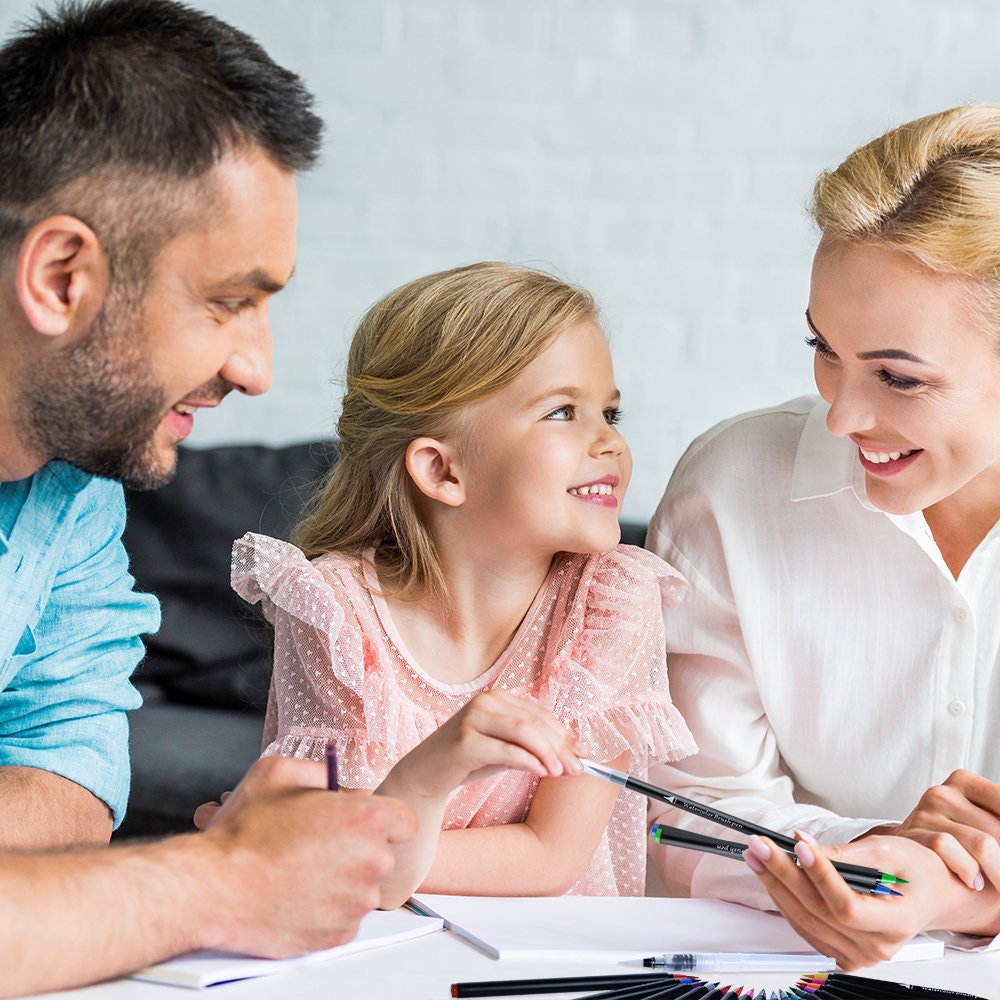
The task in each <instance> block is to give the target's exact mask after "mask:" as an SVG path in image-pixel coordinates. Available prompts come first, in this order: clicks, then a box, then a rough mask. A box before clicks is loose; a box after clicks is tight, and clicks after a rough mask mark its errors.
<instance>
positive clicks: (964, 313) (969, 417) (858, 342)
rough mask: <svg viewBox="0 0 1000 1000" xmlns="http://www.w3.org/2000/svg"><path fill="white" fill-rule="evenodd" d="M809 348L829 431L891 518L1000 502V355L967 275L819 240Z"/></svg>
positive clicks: (874, 246) (876, 249) (883, 249)
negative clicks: (944, 505) (954, 504)
mask: <svg viewBox="0 0 1000 1000" xmlns="http://www.w3.org/2000/svg"><path fill="white" fill-rule="evenodd" d="M807 320H808V322H809V327H810V337H809V340H808V341H807V342H808V343H809V344H810V346H812V347H813V348H814V350H815V352H816V357H815V365H814V372H815V377H816V386H817V388H818V389H819V392H820V395H822V397H823V398H824V399H825V400H826V401H827V402H828V403H829V404H830V412H829V415H828V417H827V426H828V427H829V429H830V431H831V432H832V433H833V434H837V435H839V436H841V437H849V438H850V439H851V440H852V441H853V442H854V443H855V444H856V445H857V446H858V458H859V461H860V462H861V465H862V467H863V468H864V470H865V478H866V485H867V490H868V497H869V500H870V501H871V502H872V503H873V504H874V505H875V506H876V507H878V508H880V509H881V510H884V511H886V512H888V513H892V514H904V513H910V512H912V511H916V510H926V509H927V508H928V507H931V506H933V505H934V504H938V503H941V502H942V501H946V500H950V499H951V498H953V497H955V498H957V497H959V496H960V495H961V497H962V498H963V502H971V503H972V504H974V505H976V508H977V509H978V505H980V504H990V505H993V506H995V505H996V504H997V498H998V497H1000V356H998V353H997V348H996V346H995V340H994V335H993V334H991V333H990V332H988V329H987V321H986V318H985V317H982V318H979V317H977V315H976V299H975V298H974V297H973V296H972V294H971V286H970V284H969V282H968V281H967V280H966V279H963V278H960V277H956V276H952V275H946V274H941V273H939V272H935V271H931V270H929V269H927V268H925V267H924V266H922V265H921V264H920V263H919V262H917V261H916V260H915V259H914V258H913V257H911V256H910V255H909V254H906V253H904V252H902V251H900V250H896V249H893V248H892V247H889V246H887V245H885V244H881V245H880V244H878V243H867V244H850V245H838V244H836V243H827V242H826V241H824V242H823V243H821V244H820V247H819V250H818V251H817V253H816V259H815V261H814V263H813V271H812V286H811V290H810V294H809V311H808V313H807Z"/></svg>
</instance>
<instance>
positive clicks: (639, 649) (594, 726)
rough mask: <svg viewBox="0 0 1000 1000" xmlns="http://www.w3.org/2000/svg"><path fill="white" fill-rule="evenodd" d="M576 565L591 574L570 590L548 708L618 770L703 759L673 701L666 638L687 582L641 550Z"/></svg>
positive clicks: (546, 696) (569, 577)
mask: <svg viewBox="0 0 1000 1000" xmlns="http://www.w3.org/2000/svg"><path fill="white" fill-rule="evenodd" d="M572 558H573V559H576V560H581V561H582V565H581V567H580V569H579V571H578V574H575V573H567V574H566V575H565V576H564V578H563V581H562V583H561V587H562V590H563V591H564V594H561V595H560V596H561V600H560V601H559V602H558V603H559V605H560V606H561V607H562V608H564V610H565V618H564V620H563V621H562V626H561V628H554V629H553V632H552V635H551V639H550V642H551V643H555V648H552V647H551V646H550V650H549V656H547V657H546V659H547V660H548V662H549V663H550V668H549V671H548V673H547V676H546V678H545V681H544V683H543V690H542V691H541V692H540V698H539V700H540V701H541V702H542V704H545V705H547V706H548V707H549V708H550V709H551V710H552V711H553V713H554V714H555V715H556V716H557V717H558V718H560V719H562V721H563V722H565V723H566V724H567V725H568V726H570V727H571V728H572V729H573V730H574V731H575V732H576V733H577V735H578V737H579V740H580V742H581V745H582V747H583V750H584V753H585V754H586V755H587V756H589V757H592V758H594V759H596V760H601V761H608V760H614V759H615V758H616V757H618V756H619V755H620V754H622V753H623V752H624V751H626V750H628V751H630V752H631V754H632V758H631V762H630V764H629V767H630V769H631V770H632V771H633V773H637V774H639V773H645V770H646V768H647V766H648V764H649V762H650V761H658V760H679V759H681V758H682V757H687V756H689V755H690V754H692V753H694V752H695V751H696V749H697V747H696V745H695V742H694V738H693V737H692V735H691V732H690V730H689V729H688V727H687V724H686V723H685V722H684V720H683V718H682V717H681V715H680V713H679V712H678V711H677V709H676V708H675V707H674V704H673V702H672V701H671V699H670V690H669V686H668V683H667V665H666V642H665V638H664V631H663V614H664V612H666V613H669V609H670V608H673V607H675V606H676V605H677V604H678V603H679V602H680V600H681V599H682V598H683V596H684V591H685V590H686V588H687V583H686V581H685V580H684V578H683V577H682V576H681V575H680V573H678V572H677V571H676V570H675V569H674V568H673V567H672V566H670V565H669V564H667V563H666V562H664V561H663V560H662V559H660V558H659V557H657V556H655V555H654V554H653V553H651V552H647V551H646V550H645V549H640V548H637V547H635V546H631V545H619V546H618V547H617V548H615V549H612V550H611V551H610V552H605V553H601V554H597V555H593V556H576V557H572ZM554 624H555V623H554Z"/></svg>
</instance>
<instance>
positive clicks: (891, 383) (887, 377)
mask: <svg viewBox="0 0 1000 1000" xmlns="http://www.w3.org/2000/svg"><path fill="white" fill-rule="evenodd" d="M875 374H876V376H877V377H878V378H879V379H881V381H882V382H883V383H884V384H885V385H887V386H888V387H889V388H890V389H898V390H899V391H900V392H910V391H912V390H913V389H919V388H920V387H921V386H922V385H923V384H924V383H923V382H921V381H920V379H918V378H906V377H904V376H903V375H897V374H896V373H895V372H891V371H889V370H888V369H887V368H879V370H878V371H877V372H875Z"/></svg>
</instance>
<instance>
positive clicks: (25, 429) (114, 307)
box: [17, 291, 176, 490]
mask: <svg viewBox="0 0 1000 1000" xmlns="http://www.w3.org/2000/svg"><path fill="white" fill-rule="evenodd" d="M143 346H144V345H143V333H142V298H141V296H140V295H138V294H136V293H131V294H130V293H129V292H122V291H118V292H114V291H111V292H109V293H108V296H107V298H106V299H105V301H104V305H103V306H102V308H101V311H100V313H99V314H98V315H97V317H96V318H95V319H94V322H93V324H92V325H91V328H90V330H89V331H87V333H86V335H85V336H84V337H83V338H82V339H81V340H80V341H78V342H77V343H75V344H73V345H72V346H70V347H68V348H66V349H65V350H62V351H59V352H57V353H55V354H52V355H50V356H46V357H42V358H41V359H39V360H38V361H37V363H36V364H35V366H34V367H33V368H32V369H31V370H30V371H28V372H27V373H26V374H25V376H24V378H23V381H22V384H21V386H20V398H19V401H18V406H17V414H18V432H19V434H20V437H21V440H22V443H23V444H25V445H26V446H27V447H29V448H30V449H31V450H33V451H37V452H38V453H39V454H40V455H43V456H45V457H46V458H47V459H62V460H64V461H66V462H69V463H70V464H72V465H75V466H76V467H77V468H78V469H81V470H83V471H84V472H88V473H90V474H92V475H95V476H104V477H106V478H108V479H117V480H119V481H120V482H122V483H123V484H125V485H126V486H130V487H132V488H134V489H143V490H145V489H155V488H156V487H158V486H162V485H164V484H165V483H167V482H168V481H169V480H170V478H171V477H172V476H173V473H174V468H175V464H176V463H175V462H170V463H169V466H168V467H165V466H164V464H163V462H162V461H161V460H159V459H158V456H157V449H156V441H155V435H156V431H157V428H158V427H159V425H160V422H161V421H162V419H163V416H164V414H165V413H166V409H167V401H166V398H165V392H164V389H163V387H162V386H161V385H159V384H158V383H157V381H156V378H155V377H154V375H153V373H152V371H151V370H150V367H149V363H148V361H147V359H146V358H145V357H144V355H143Z"/></svg>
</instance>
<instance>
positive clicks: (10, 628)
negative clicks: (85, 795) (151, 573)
mask: <svg viewBox="0 0 1000 1000" xmlns="http://www.w3.org/2000/svg"><path fill="white" fill-rule="evenodd" d="M124 526H125V498H124V496H123V493H122V488H121V486H120V485H119V484H118V483H113V482H111V481H110V480H107V479H98V478H95V477H93V476H89V475H86V474H85V473H83V472H80V471H79V470H77V469H75V468H73V467H72V466H70V465H67V464H66V463H64V462H50V463H49V464H48V465H46V466H44V467H43V468H42V469H40V470H39V471H38V472H36V473H35V475H33V476H31V477H29V478H28V479H22V480H20V481H18V482H13V483H0V609H2V610H0V766H2V765H24V766H28V767H37V768H41V769H43V770H45V771H52V772H54V773H56V774H60V775H62V776H63V777H65V778H69V779H70V780H71V781H75V782H76V783H77V784H79V785H82V786H83V787H84V788H87V789H89V790H90V791H91V792H93V793H94V794H95V795H96V796H97V797H98V798H100V799H103V800H104V801H105V802H106V803H107V804H108V806H109V807H110V808H111V810H112V812H113V813H114V822H115V826H116V827H117V826H118V824H119V823H120V822H121V820H122V817H123V816H124V814H125V804H126V801H127V799H128V789H129V756H128V720H127V717H126V715H125V713H126V711H127V710H129V709H134V708H138V707H139V704H140V703H141V699H140V697H139V694H138V692H137V691H136V690H135V688H133V687H132V684H131V683H130V681H129V677H130V675H131V673H132V671H133V670H134V669H135V666H136V664H137V663H138V662H139V660H140V659H141V658H142V655H143V646H142V642H141V641H140V639H139V636H140V635H141V634H143V633H146V632H155V631H156V629H157V628H159V624H160V611H159V604H158V602H157V600H156V598H155V597H153V596H152V595H150V594H139V593H136V592H135V591H134V590H133V583H134V580H133V579H132V577H131V576H130V575H129V573H128V557H127V555H126V553H125V549H124V547H123V546H122V543H121V533H122V529H123V528H124Z"/></svg>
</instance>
